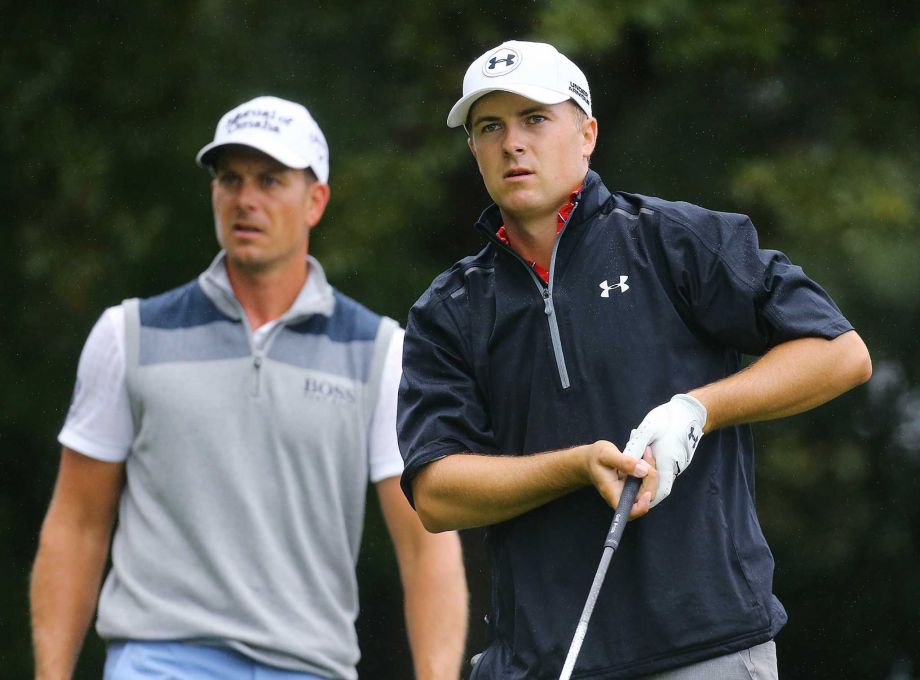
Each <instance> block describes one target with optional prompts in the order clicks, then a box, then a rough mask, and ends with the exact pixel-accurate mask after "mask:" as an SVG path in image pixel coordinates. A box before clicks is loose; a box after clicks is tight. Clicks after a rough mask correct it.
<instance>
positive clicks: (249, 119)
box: [227, 109, 293, 134]
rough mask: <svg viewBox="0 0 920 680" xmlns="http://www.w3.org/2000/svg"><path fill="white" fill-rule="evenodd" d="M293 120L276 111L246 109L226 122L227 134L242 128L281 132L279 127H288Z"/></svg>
mask: <svg viewBox="0 0 920 680" xmlns="http://www.w3.org/2000/svg"><path fill="white" fill-rule="evenodd" d="M292 120H293V119H292V118H291V117H290V116H282V115H280V114H278V113H277V112H276V111H269V110H264V109H247V110H246V111H240V112H239V113H238V114H236V115H235V116H233V117H232V118H231V119H230V120H228V121H227V134H232V133H233V132H236V131H237V130H242V129H244V128H261V129H263V130H266V131H268V132H281V125H290V124H291V121H292Z"/></svg>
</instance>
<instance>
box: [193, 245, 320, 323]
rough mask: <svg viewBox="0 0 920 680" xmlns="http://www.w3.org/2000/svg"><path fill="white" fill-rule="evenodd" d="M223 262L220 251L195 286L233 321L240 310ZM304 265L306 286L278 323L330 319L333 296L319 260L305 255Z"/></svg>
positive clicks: (241, 313)
mask: <svg viewBox="0 0 920 680" xmlns="http://www.w3.org/2000/svg"><path fill="white" fill-rule="evenodd" d="M226 258H227V254H226V252H225V251H223V250H221V251H220V252H219V253H218V254H217V256H216V257H215V258H214V260H213V261H212V262H211V266H209V267H208V268H207V270H206V271H204V272H203V273H202V274H201V275H199V277H198V283H199V285H200V286H201V289H202V290H203V291H204V293H205V295H207V296H208V298H209V299H210V300H211V301H212V302H213V303H214V304H215V305H216V306H217V308H218V309H219V310H220V311H221V312H223V313H224V314H226V315H227V316H229V317H230V318H232V319H242V318H243V309H242V307H241V306H240V303H239V301H238V300H237V299H236V295H234V294H233V288H232V287H231V286H230V279H229V277H228V276H227V263H226ZM306 263H307V266H309V268H310V275H309V276H308V277H307V282H306V283H305V284H304V286H303V288H301V290H300V293H298V295H297V298H296V299H295V300H294V304H292V305H291V306H290V308H289V309H288V310H287V311H286V312H285V313H284V314H282V315H281V316H280V317H279V318H278V321H279V322H283V323H293V322H295V321H299V320H301V319H303V318H306V317H308V316H312V315H313V314H322V315H323V316H332V312H333V310H334V309H335V296H334V295H333V292H332V286H330V285H329V282H328V280H327V279H326V273H325V271H323V267H322V265H321V264H320V263H319V260H317V259H316V258H315V257H313V256H312V255H307V259H306Z"/></svg>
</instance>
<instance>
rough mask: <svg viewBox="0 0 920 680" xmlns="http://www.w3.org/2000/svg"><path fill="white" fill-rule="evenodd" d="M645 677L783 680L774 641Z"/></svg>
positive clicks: (648, 679) (665, 679) (657, 679)
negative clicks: (780, 676) (777, 666)
mask: <svg viewBox="0 0 920 680" xmlns="http://www.w3.org/2000/svg"><path fill="white" fill-rule="evenodd" d="M643 680H779V672H778V671H777V669H776V643H774V642H773V640H770V641H769V642H764V643H763V644H762V645H756V646H754V647H751V648H750V649H744V650H742V651H740V652H732V653H731V654H726V655H725V656H718V657H716V658H715V659H709V660H707V661H701V662H700V663H695V664H693V665H692V666H684V667H683V668H675V669H674V670H670V671H665V672H664V673H655V674H654V675H648V676H646V677H645V678H643Z"/></svg>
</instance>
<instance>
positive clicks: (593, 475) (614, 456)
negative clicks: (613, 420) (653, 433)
mask: <svg viewBox="0 0 920 680" xmlns="http://www.w3.org/2000/svg"><path fill="white" fill-rule="evenodd" d="M586 467H587V471H588V475H589V477H590V479H591V483H592V484H594V487H595V488H596V489H597V491H598V493H599V494H600V495H601V497H602V498H603V499H604V500H605V501H606V502H607V504H608V505H609V506H610V507H611V508H616V506H617V503H618V502H619V500H620V494H622V493H623V486H624V485H625V484H626V476H627V475H631V476H633V477H638V478H639V479H641V480H642V485H641V486H640V487H639V493H638V494H637V495H636V502H635V503H634V504H633V506H632V508H631V509H630V511H629V519H636V518H637V517H642V515H644V514H645V513H647V512H648V511H649V507H650V505H651V502H652V499H653V498H654V497H655V494H656V493H657V492H658V470H657V469H656V468H655V457H654V456H653V455H652V451H651V449H649V448H646V449H645V452H644V453H643V455H642V458H640V459H639V460H636V459H635V458H633V457H632V456H630V455H628V454H626V453H623V452H622V451H620V449H618V448H617V447H616V446H615V445H614V444H613V443H611V442H609V441H605V440H603V439H602V440H599V441H596V442H594V443H593V444H591V445H590V446H588V447H587V460H586ZM624 473H625V474H624Z"/></svg>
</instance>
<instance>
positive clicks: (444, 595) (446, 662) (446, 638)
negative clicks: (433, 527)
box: [400, 532, 468, 680]
mask: <svg viewBox="0 0 920 680" xmlns="http://www.w3.org/2000/svg"><path fill="white" fill-rule="evenodd" d="M400 574H401V577H402V584H403V592H404V595H405V615H406V628H407V631H408V635H409V645H410V647H411V649H412V661H413V666H414V668H415V677H416V678H417V679H418V680H456V679H457V678H459V677H460V668H461V665H462V662H463V650H464V648H465V645H466V632H467V621H468V604H467V601H468V592H467V586H466V577H465V574H464V571H463V559H462V555H461V548H460V539H459V537H458V536H457V534H456V533H455V532H448V533H443V534H438V535H432V534H427V536H426V537H425V540H424V541H423V542H422V545H421V546H420V548H419V549H418V550H417V551H416V552H415V553H414V554H413V555H412V556H405V555H404V556H403V557H402V558H401V559H400Z"/></svg>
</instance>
